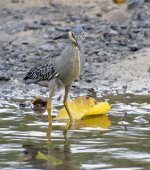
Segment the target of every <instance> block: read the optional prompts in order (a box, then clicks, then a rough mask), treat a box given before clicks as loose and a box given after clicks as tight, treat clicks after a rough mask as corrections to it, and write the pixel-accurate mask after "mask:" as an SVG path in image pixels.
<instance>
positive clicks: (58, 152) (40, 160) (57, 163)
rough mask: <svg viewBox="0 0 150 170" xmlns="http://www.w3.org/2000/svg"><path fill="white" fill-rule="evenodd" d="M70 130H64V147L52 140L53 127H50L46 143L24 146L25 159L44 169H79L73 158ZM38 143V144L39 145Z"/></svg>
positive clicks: (32, 164)
mask: <svg viewBox="0 0 150 170" xmlns="http://www.w3.org/2000/svg"><path fill="white" fill-rule="evenodd" d="M70 127H71V125H70V124H69V126H68V128H67V129H65V130H63V131H62V133H63V139H64V141H63V147H62V142H61V144H60V141H55V140H53V138H52V135H51V134H52V126H48V128H47V133H46V142H45V140H43V141H40V142H38V141H36V142H35V144H29V141H28V144H24V145H23V148H25V151H24V155H25V159H24V160H26V161H27V162H28V163H29V164H30V165H31V166H32V167H34V168H42V169H54V170H59V169H61V170H63V169H79V167H80V166H79V163H77V162H76V163H75V162H74V160H73V159H72V158H71V155H72V154H71V149H70V144H69V140H68V137H67V133H68V130H69V129H70ZM37 143H38V144H37Z"/></svg>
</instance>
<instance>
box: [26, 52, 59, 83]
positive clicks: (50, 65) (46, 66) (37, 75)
mask: <svg viewBox="0 0 150 170" xmlns="http://www.w3.org/2000/svg"><path fill="white" fill-rule="evenodd" d="M59 55H60V51H57V52H53V53H52V54H50V55H48V56H46V57H44V58H42V59H41V60H40V61H38V63H37V64H36V65H35V66H34V67H33V68H31V69H30V70H29V72H27V74H26V75H25V77H24V80H25V81H26V82H27V83H37V82H39V81H43V80H48V81H50V80H51V79H53V78H55V77H57V76H58V75H59V73H58V72H57V71H56V70H55V61H56V59H57V57H58V56H59Z"/></svg>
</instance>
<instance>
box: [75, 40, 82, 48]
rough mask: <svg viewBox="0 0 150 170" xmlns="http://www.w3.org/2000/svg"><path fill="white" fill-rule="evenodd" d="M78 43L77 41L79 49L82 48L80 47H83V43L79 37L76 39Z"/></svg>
mask: <svg viewBox="0 0 150 170" xmlns="http://www.w3.org/2000/svg"><path fill="white" fill-rule="evenodd" d="M76 43H77V45H78V47H79V49H80V47H81V45H82V42H81V39H80V38H78V39H77V40H76Z"/></svg>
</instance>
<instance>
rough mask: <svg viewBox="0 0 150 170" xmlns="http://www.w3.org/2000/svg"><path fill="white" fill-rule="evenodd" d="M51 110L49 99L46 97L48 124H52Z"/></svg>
mask: <svg viewBox="0 0 150 170" xmlns="http://www.w3.org/2000/svg"><path fill="white" fill-rule="evenodd" d="M51 112H52V103H51V100H50V99H48V101H47V113H48V123H49V125H51V124H52V115H51Z"/></svg>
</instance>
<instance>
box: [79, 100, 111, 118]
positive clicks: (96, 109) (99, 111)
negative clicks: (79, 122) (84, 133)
mask: <svg viewBox="0 0 150 170" xmlns="http://www.w3.org/2000/svg"><path fill="white" fill-rule="evenodd" d="M110 109H111V106H110V104H109V103H108V102H101V103H98V104H97V105H95V106H93V107H91V108H90V109H89V110H88V112H87V113H86V114H85V115H84V116H83V117H82V118H84V117H86V116H91V115H103V114H106V113H107V112H108V111H109V110H110Z"/></svg>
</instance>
